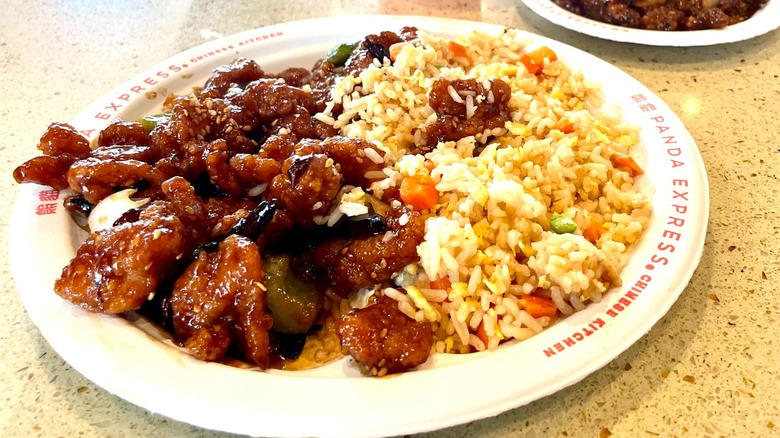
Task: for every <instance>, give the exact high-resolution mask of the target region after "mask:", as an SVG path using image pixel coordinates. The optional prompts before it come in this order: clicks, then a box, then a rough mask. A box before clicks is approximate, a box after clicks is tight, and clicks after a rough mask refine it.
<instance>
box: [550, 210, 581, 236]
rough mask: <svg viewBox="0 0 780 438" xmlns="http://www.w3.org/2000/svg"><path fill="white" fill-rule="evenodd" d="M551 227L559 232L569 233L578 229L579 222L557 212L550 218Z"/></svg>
mask: <svg viewBox="0 0 780 438" xmlns="http://www.w3.org/2000/svg"><path fill="white" fill-rule="evenodd" d="M550 228H552V230H553V231H554V232H555V233H557V234H568V233H573V232H575V231H576V230H577V224H575V223H574V221H573V220H572V219H571V218H570V217H569V216H566V215H565V214H556V215H554V216H553V217H551V218H550Z"/></svg>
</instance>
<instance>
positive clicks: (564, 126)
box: [555, 117, 574, 134]
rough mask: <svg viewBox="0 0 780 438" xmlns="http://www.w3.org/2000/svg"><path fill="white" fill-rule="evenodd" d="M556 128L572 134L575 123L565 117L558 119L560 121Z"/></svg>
mask: <svg viewBox="0 0 780 438" xmlns="http://www.w3.org/2000/svg"><path fill="white" fill-rule="evenodd" d="M555 129H557V130H559V131H561V132H563V133H564V134H571V133H572V132H574V123H572V122H571V120H569V119H567V118H565V117H564V118H562V119H560V120H558V123H556V124H555Z"/></svg>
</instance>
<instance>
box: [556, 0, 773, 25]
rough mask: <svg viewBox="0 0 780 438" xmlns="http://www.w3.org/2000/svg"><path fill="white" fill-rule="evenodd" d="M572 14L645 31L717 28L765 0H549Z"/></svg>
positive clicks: (735, 20)
mask: <svg viewBox="0 0 780 438" xmlns="http://www.w3.org/2000/svg"><path fill="white" fill-rule="evenodd" d="M552 2H553V3H555V4H556V5H558V6H560V7H562V8H564V9H566V10H567V11H570V12H573V13H575V14H578V15H581V16H584V17H587V18H591V19H593V20H597V21H601V22H604V23H609V24H614V25H618V26H625V27H632V28H637V29H646V30H664V31H675V30H703V29H721V28H724V27H726V26H730V25H733V24H737V23H741V22H743V21H745V20H747V19H748V18H750V17H752V16H753V14H755V13H756V11H758V10H759V9H761V7H763V6H764V5H765V4H766V3H767V0H552Z"/></svg>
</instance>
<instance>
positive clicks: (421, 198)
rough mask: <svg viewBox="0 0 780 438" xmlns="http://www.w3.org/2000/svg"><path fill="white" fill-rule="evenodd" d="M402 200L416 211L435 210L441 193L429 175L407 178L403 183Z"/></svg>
mask: <svg viewBox="0 0 780 438" xmlns="http://www.w3.org/2000/svg"><path fill="white" fill-rule="evenodd" d="M400 192H401V193H400V194H401V200H402V201H404V203H405V204H408V205H411V206H412V208H413V209H415V210H425V209H428V208H433V207H435V206H436V203H437V202H438V201H439V191H438V190H436V184H435V183H434V182H433V180H432V179H431V177H430V176H428V175H412V176H407V177H406V178H404V180H403V181H402V182H401V191H400Z"/></svg>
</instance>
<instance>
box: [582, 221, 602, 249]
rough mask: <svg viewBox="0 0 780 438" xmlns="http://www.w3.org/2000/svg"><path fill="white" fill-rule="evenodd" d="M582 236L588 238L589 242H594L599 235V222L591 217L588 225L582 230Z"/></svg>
mask: <svg viewBox="0 0 780 438" xmlns="http://www.w3.org/2000/svg"><path fill="white" fill-rule="evenodd" d="M582 237H584V238H586V239H588V241H590V242H591V243H596V242H597V241H598V240H599V237H601V222H599V221H597V220H596V219H593V218H591V220H590V225H588V228H585V229H584V230H583V231H582Z"/></svg>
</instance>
